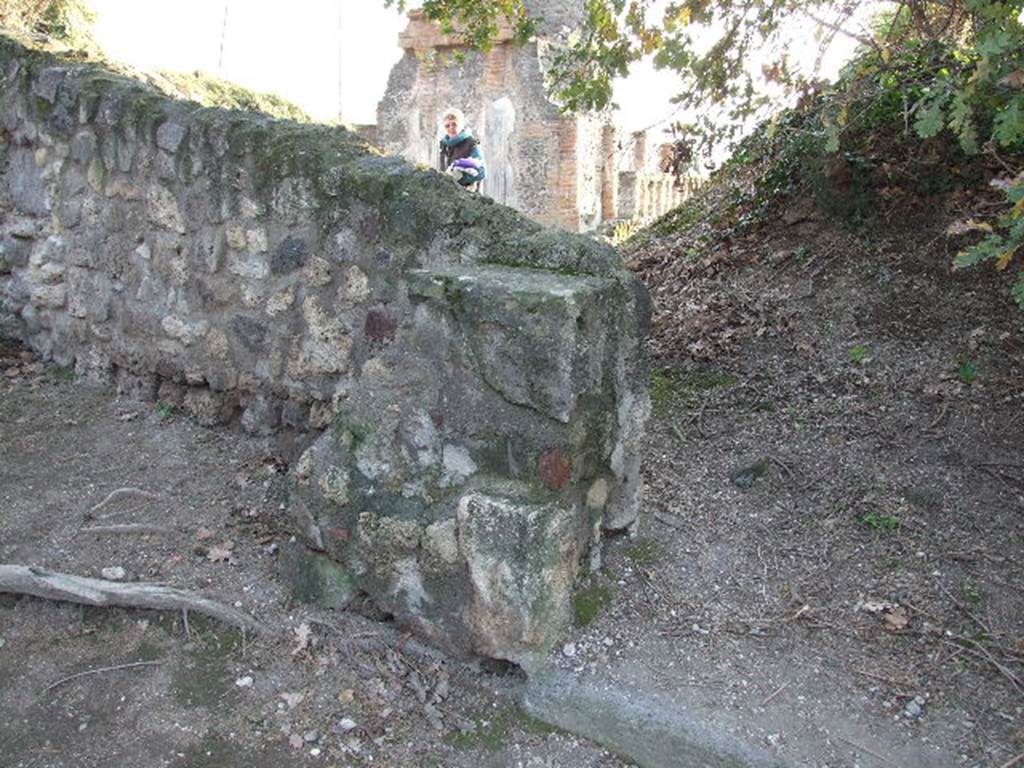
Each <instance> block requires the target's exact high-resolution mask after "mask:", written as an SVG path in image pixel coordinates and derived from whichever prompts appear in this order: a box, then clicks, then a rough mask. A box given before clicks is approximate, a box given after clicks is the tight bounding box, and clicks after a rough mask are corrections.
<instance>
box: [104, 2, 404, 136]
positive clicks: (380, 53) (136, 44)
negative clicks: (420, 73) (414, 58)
mask: <svg viewBox="0 0 1024 768" xmlns="http://www.w3.org/2000/svg"><path fill="white" fill-rule="evenodd" d="M90 3H91V5H92V7H93V9H94V10H95V11H96V14H97V19H96V36H97V38H98V40H99V43H100V45H101V46H103V48H104V49H105V50H106V51H107V53H108V54H109V55H110V56H111V57H112V58H114V59H117V60H120V61H123V62H126V63H128V64H132V65H134V66H137V67H140V68H149V69H170V70H175V71H180V72H190V71H192V70H202V71H204V72H207V73H209V74H211V75H216V76H217V77H221V78H224V79H225V80H231V81H233V82H236V83H239V84H240V85H244V86H246V87H247V88H251V89H252V90H256V91H261V92H268V93H276V94H278V95H280V96H283V97H284V98H286V99H288V100H289V101H293V102H295V103H296V104H298V105H299V106H301V107H302V108H303V109H305V110H306V111H307V112H309V113H310V114H311V115H312V116H313V117H315V118H317V119H320V120H334V119H337V117H338V112H339V110H338V107H339V77H338V76H339V64H340V73H341V89H340V90H341V98H340V101H341V108H342V109H341V112H342V116H343V117H344V119H345V120H346V121H348V122H353V123H372V122H375V120H376V108H377V101H378V100H379V99H380V97H381V96H383V94H384V89H385V87H386V86H387V78H388V72H390V71H391V67H392V65H393V64H394V63H395V62H396V61H398V59H399V58H400V56H401V50H399V48H398V33H399V31H400V30H401V29H402V28H403V27H404V26H405V18H404V17H403V16H401V15H399V14H398V13H397V12H396V11H395V10H394V9H393V8H389V9H386V8H384V3H383V2H382V1H381V0H289V1H288V2H286V3H285V2H280V0H177V2H175V3H173V4H172V3H155V2H147V1H146V0H90ZM225 9H226V10H227V23H226V25H225ZM339 22H340V23H339ZM222 30H225V34H224V36H223V38H224V39H223V42H224V50H223V57H222V55H221V32H222ZM339 54H340V56H339Z"/></svg>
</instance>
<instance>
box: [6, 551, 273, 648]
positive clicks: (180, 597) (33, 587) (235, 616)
mask: <svg viewBox="0 0 1024 768" xmlns="http://www.w3.org/2000/svg"><path fill="white" fill-rule="evenodd" d="M0 592H7V593H10V594H15V595H30V596H32V597H41V598H43V599H46V600H65V601H67V602H71V603H80V604H83V605H94V606H98V607H101V608H106V607H115V606H116V607H120V608H147V609H151V610H156V611H195V612H196V613H200V614H203V615H204V616H209V617H210V618H213V619H217V620H218V621H222V622H224V623H225V624H230V625H231V626H234V627H237V628H239V629H242V630H245V631H247V632H265V631H266V628H265V627H264V626H263V625H262V624H261V623H260V622H258V621H257V620H256V619H254V618H252V617H251V616H249V615H248V614H245V613H242V612H241V611H239V610H236V609H235V608H232V607H231V606H227V605H224V604H222V603H218V602H216V601H214V600H210V599H209V598H206V597H203V596H202V595H198V594H195V593H192V592H187V591H185V590H181V589H174V588H173V587H165V586H163V585H160V584H145V583H136V584H121V583H119V582H115V581H107V580H105V579H92V578H88V577H85V576H73V575H70V574H66V573H56V572H54V571H45V570H42V569H40V568H32V567H30V566H25V565H3V564H0Z"/></svg>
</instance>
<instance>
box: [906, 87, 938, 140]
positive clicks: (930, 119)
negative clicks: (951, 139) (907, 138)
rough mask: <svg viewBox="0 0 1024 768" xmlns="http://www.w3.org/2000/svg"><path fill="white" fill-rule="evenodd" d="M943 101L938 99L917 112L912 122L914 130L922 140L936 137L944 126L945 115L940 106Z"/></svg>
mask: <svg viewBox="0 0 1024 768" xmlns="http://www.w3.org/2000/svg"><path fill="white" fill-rule="evenodd" d="M944 101H945V99H943V98H942V97H939V98H937V99H935V100H934V101H932V103H931V104H929V105H928V106H926V107H924V108H923V109H921V110H918V113H917V119H916V120H915V121H914V130H915V131H917V135H918V136H920V137H921V138H922V139H931V138H933V137H935V136H938V135H939V134H940V133H941V132H942V129H943V127H944V126H945V119H944V117H945V114H944V112H943V109H942V105H943V102H944Z"/></svg>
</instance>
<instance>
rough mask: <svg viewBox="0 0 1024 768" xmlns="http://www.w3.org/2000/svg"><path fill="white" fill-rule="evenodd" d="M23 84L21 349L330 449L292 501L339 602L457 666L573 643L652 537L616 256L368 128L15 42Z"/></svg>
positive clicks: (626, 282)
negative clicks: (578, 589) (126, 73)
mask: <svg viewBox="0 0 1024 768" xmlns="http://www.w3.org/2000/svg"><path fill="white" fill-rule="evenodd" d="M0 78H2V79H0V167H2V168H3V181H2V185H0V217H2V218H0V323H2V331H3V332H4V333H5V334H13V335H15V336H18V337H20V338H22V339H23V340H25V342H26V343H28V344H29V345H30V346H31V347H33V348H34V349H35V350H37V351H38V352H40V353H41V354H43V355H44V356H46V357H48V358H52V359H54V360H56V361H58V362H61V363H63V364H66V365H73V366H74V368H75V370H76V371H77V372H78V373H80V374H82V375H85V376H89V377H91V378H94V379H97V380H100V381H105V382H109V383H112V384H114V385H116V386H117V387H118V388H119V389H120V390H121V391H126V392H130V393H133V394H135V395H138V396H141V397H144V398H150V399H155V398H159V399H160V400H161V401H164V402H167V403H169V404H173V405H175V406H178V407H180V408H182V409H184V410H185V411H186V412H188V413H189V414H191V415H192V416H194V417H195V418H197V419H198V420H199V421H201V422H202V423H206V424H215V423H222V422H228V421H231V420H233V419H236V418H237V419H240V422H241V425H242V426H243V427H244V428H246V429H248V430H250V431H254V432H266V433H272V432H273V431H274V430H278V429H281V428H291V429H295V430H310V431H309V433H308V439H307V442H308V444H309V448H308V449H307V450H306V451H305V452H304V453H303V454H302V455H301V458H300V459H299V460H298V461H297V462H296V464H295V467H294V469H293V475H292V480H293V493H292V494H291V499H290V505H291V509H292V513H293V515H294V518H295V520H296V526H297V529H298V532H299V533H300V534H301V537H302V540H303V542H304V544H305V546H306V547H307V548H308V550H306V551H307V552H312V551H315V552H319V553H321V554H320V555H318V556H317V558H319V559H316V558H314V560H313V562H314V566H312V571H310V569H309V568H306V569H305V571H304V572H305V573H306V575H307V577H308V575H309V573H311V572H312V573H314V574H316V578H318V579H320V580H321V581H325V580H326V581H328V582H330V583H327V584H321V586H322V587H323V589H322V590H321V592H323V593H325V594H326V593H329V594H331V595H333V596H334V599H335V602H336V603H337V604H339V605H343V604H344V603H345V602H346V601H347V599H348V597H351V596H352V595H354V594H356V593H363V594H365V595H368V596H369V597H370V598H371V599H372V601H373V602H374V603H375V604H376V605H377V606H378V607H379V608H380V609H382V610H384V611H386V612H388V613H390V614H392V615H394V616H395V618H396V619H397V620H398V621H400V622H401V623H403V624H405V625H407V626H410V627H412V628H414V629H416V630H417V631H419V632H420V633H421V634H423V635H424V636H426V637H428V638H430V639H431V640H433V641H434V642H436V643H438V644H439V645H441V646H443V647H445V648H447V649H449V650H451V651H453V652H457V653H464V654H472V653H476V654H484V655H488V656H493V657H498V658H504V659H510V660H513V661H516V662H518V663H522V664H529V663H531V662H532V660H534V659H536V657H537V655H538V654H539V653H541V652H543V650H544V649H545V648H546V647H547V646H549V645H550V644H551V643H552V642H554V640H555V638H557V636H558V632H559V630H560V628H561V627H562V626H564V624H565V622H566V621H567V620H568V616H569V603H570V590H571V588H572V585H573V583H574V580H575V578H576V576H577V573H578V571H579V569H580V568H581V563H586V562H587V561H588V560H589V561H591V562H593V561H594V560H596V558H597V557H598V556H599V551H600V550H599V542H600V539H601V536H602V535H603V532H604V531H605V530H609V529H619V528H624V527H627V526H629V525H631V524H632V523H633V521H634V520H635V518H636V510H637V500H638V493H639V491H640V479H639V467H638V452H637V443H638V438H639V434H640V431H641V430H642V428H643V423H644V420H645V418H646V413H647V410H648V403H647V397H646V393H645V391H644V389H643V377H642V376H638V375H636V369H637V367H638V366H639V364H640V339H641V335H642V333H643V327H644V323H645V322H646V316H647V304H646V293H645V292H644V290H643V288H642V286H640V285H639V283H638V282H637V281H636V280H635V278H634V277H633V276H632V275H631V274H630V273H629V272H628V271H627V270H625V269H624V268H623V266H622V264H621V262H620V260H619V259H618V257H617V255H616V254H615V253H614V252H613V251H611V250H610V249H607V248H605V247H604V246H601V245H600V244H598V243H596V242H594V241H591V240H589V239H585V238H582V237H579V236H573V235H568V234H565V233H558V232H554V231H551V230H545V229H543V228H541V227H540V226H538V225H536V224H534V223H532V222H529V221H527V220H525V219H524V218H522V217H521V216H520V215H519V214H517V213H515V212H514V211H512V210H510V209H508V208H505V207H503V206H499V205H495V204H494V203H493V202H491V201H489V200H488V199H486V198H484V197H481V196H479V195H473V194H470V193H466V192H464V191H462V190H460V189H458V188H456V186H455V185H454V184H453V183H452V182H451V181H450V180H449V179H447V178H446V177H444V176H442V175H440V174H438V173H436V172H435V171H432V170H424V169H416V168H414V167H413V166H412V165H410V164H409V163H407V162H406V161H404V160H402V159H400V158H395V157H386V156H381V155H380V154H378V153H375V152H374V151H372V150H371V149H370V148H368V146H367V145H365V144H364V143H363V142H362V141H361V140H360V139H358V138H357V137H355V136H354V135H352V134H350V133H348V132H346V131H344V130H343V129H333V128H327V127H323V126H309V125H298V124H295V123H290V122H281V121H274V120H271V119H269V118H262V117H259V116H256V115H252V114H247V113H235V112H224V111H220V110H214V109H204V108H200V107H199V106H198V105H195V104H191V103H181V102H173V101H169V100H168V99H166V98H164V97H162V96H160V95H158V94H157V93H155V92H154V91H152V90H149V89H147V88H146V87H144V86H142V85H140V84H138V83H136V82H133V81H130V80H126V79H123V78H120V77H118V76H115V75H112V74H110V73H109V72H106V71H104V70H101V69H97V68H94V67H92V66H87V65H81V64H75V63H73V62H72V63H68V62H58V61H55V60H53V59H51V58H49V57H46V56H42V55H39V54H36V53H33V52H29V51H27V50H25V49H23V48H21V47H20V46H19V45H17V44H15V43H13V42H11V41H9V40H7V39H6V38H3V37H0ZM325 427H326V429H323V428H325ZM320 430H323V431H320ZM308 560H309V558H305V560H303V559H302V558H300V561H302V562H306V561H308ZM299 570H302V569H301V568H300V569H299ZM339 595H341V597H339Z"/></svg>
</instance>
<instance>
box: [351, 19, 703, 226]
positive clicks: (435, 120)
mask: <svg viewBox="0 0 1024 768" xmlns="http://www.w3.org/2000/svg"><path fill="white" fill-rule="evenodd" d="M527 6H528V8H529V9H530V11H531V12H533V13H534V14H535V15H540V16H543V19H544V21H543V22H542V23H541V25H540V34H539V35H538V37H537V38H536V39H534V40H532V41H530V42H529V43H527V44H526V45H522V46H519V45H516V44H515V43H514V41H513V38H512V31H511V29H510V28H509V27H508V26H507V25H505V26H502V27H501V28H500V30H499V33H498V38H497V40H496V43H495V45H494V48H493V49H491V50H490V51H488V52H487V53H480V52H475V51H463V54H464V55H463V58H462V60H461V61H456V60H455V58H454V56H453V54H454V52H455V51H456V50H458V49H459V44H458V41H457V40H456V39H455V38H453V37H451V36H448V35H445V34H444V33H443V32H442V31H441V29H440V28H439V27H438V26H437V25H435V24H433V23H431V22H430V21H428V20H427V19H426V18H425V16H424V15H423V13H422V12H421V11H413V12H411V13H410V14H409V26H408V27H407V28H406V30H405V31H404V32H403V33H402V34H401V35H400V36H399V45H400V46H401V48H402V50H403V51H404V55H403V57H402V59H401V61H399V63H398V64H396V65H395V67H394V69H393V70H392V71H391V76H390V79H389V81H388V87H387V91H386V93H385V95H384V98H383V99H382V100H381V102H380V104H379V105H378V107H377V125H376V126H374V127H372V128H370V129H369V131H368V133H367V136H368V137H371V138H372V139H373V140H374V141H376V142H378V143H379V144H380V145H381V146H382V147H383V148H384V149H385V150H386V151H387V152H389V153H391V154H397V155H401V156H403V157H405V158H406V159H407V160H410V161H411V162H415V163H422V164H425V165H429V166H430V167H437V162H438V141H439V138H440V135H441V134H440V123H441V119H442V117H443V115H442V114H441V113H442V111H443V110H444V109H445V108H446V107H457V108H459V109H461V110H462V111H463V112H464V113H465V114H466V118H467V122H468V123H469V126H470V128H471V129H472V130H473V133H474V135H475V136H476V137H477V138H478V139H479V140H480V142H481V147H482V149H483V151H484V156H485V159H486V165H487V179H486V180H485V181H484V182H483V184H482V185H481V186H482V190H481V191H482V192H483V193H484V194H486V195H488V196H489V197H492V198H494V200H496V201H497V202H499V203H504V204H505V205H509V206H512V207H513V208H516V209H518V210H520V211H522V212H523V213H525V214H526V215H527V216H529V217H530V218H532V219H534V220H535V221H538V222H540V223H542V224H547V225H554V226H559V227H562V228H564V229H568V230H570V231H573V232H584V231H591V230H595V229H597V228H598V227H600V226H601V225H604V224H609V223H613V222H617V221H636V222H647V221H650V220H652V219H654V218H657V217H658V216H661V215H662V214H664V213H666V212H667V211H668V210H670V209H671V208H674V207H676V206H678V205H680V204H681V203H682V202H683V201H684V200H685V199H686V196H687V193H688V188H687V187H685V186H679V185H677V184H676V183H675V178H674V177H673V176H672V175H671V174H668V173H665V172H663V170H664V165H663V163H662V148H661V146H658V145H656V142H655V138H656V137H654V136H649V135H648V134H647V133H644V132H639V133H626V132H623V131H621V130H619V129H618V128H616V127H615V126H614V125H613V124H612V123H611V122H610V118H609V116H608V115H607V114H602V113H599V114H586V115H564V114H562V113H561V112H560V111H559V108H558V105H557V104H556V103H555V102H554V101H552V100H551V98H550V97H549V96H548V94H547V92H546V90H545V86H544V80H545V71H546V64H545V61H546V59H547V57H548V54H549V52H550V51H551V48H552V46H557V45H558V43H557V42H556V40H557V38H558V37H559V35H560V34H561V33H562V32H563V31H564V30H565V29H568V28H572V27H575V26H578V25H579V23H580V21H581V20H582V17H583V8H582V6H583V4H582V3H580V2H568V1H566V0H561V1H560V2H558V1H556V2H551V1H549V2H543V3H542V2H537V1H534V2H528V3H527Z"/></svg>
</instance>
